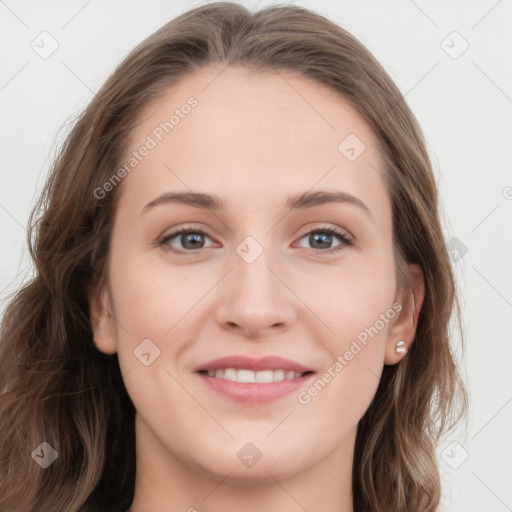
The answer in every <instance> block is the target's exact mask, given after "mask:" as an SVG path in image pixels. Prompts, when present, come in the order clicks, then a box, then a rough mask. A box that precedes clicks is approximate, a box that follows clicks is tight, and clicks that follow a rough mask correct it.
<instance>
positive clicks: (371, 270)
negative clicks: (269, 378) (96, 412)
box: [91, 67, 424, 512]
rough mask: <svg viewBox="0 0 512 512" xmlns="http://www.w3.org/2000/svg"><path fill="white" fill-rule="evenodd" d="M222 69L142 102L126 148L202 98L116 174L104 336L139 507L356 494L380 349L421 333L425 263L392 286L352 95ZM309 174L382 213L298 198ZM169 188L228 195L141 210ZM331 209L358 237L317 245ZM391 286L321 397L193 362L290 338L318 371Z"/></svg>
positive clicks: (96, 320) (348, 501)
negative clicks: (362, 432)
mask: <svg viewBox="0 0 512 512" xmlns="http://www.w3.org/2000/svg"><path fill="white" fill-rule="evenodd" d="M222 69H223V67H222V68H221V67H207V68H202V69H200V70H199V71H196V72H195V73H194V74H193V75H189V76H187V77H186V78H184V79H182V81H180V82H179V83H178V84H177V85H176V86H175V87H173V88H172V89H169V91H168V92H167V93H166V94H165V96H162V97H161V98H159V99H157V100H154V101H153V102H152V103H150V104H149V105H148V106H147V107H146V109H145V111H144V114H143V115H142V116H141V119H140V121H139V123H138V124H137V126H136V127H135V129H134V131H133V133H132V138H131V143H130V151H129V152H128V153H130V152H131V151H134V150H136V149H137V148H139V147H140V146H141V145H142V144H144V141H145V140H146V138H147V136H148V135H150V134H151V133H152V132H153V130H154V129H155V127H157V126H158V125H159V124H160V123H161V122H162V121H164V120H166V119H168V118H169V116H170V114H172V111H173V110H174V109H175V108H179V107H180V106H181V105H183V104H184V103H186V101H187V98H189V97H190V96H194V97H195V98H196V99H197V100H198V105H197V106H196V107H195V108H194V109H192V111H191V112H190V114H189V115H187V116H185V118H184V119H181V120H180V123H179V125H177V126H175V128H174V129H173V131H172V132H170V133H169V134H167V135H165V137H164V138H163V140H162V141H161V142H159V143H158V145H157V147H155V148H154V149H152V150H151V151H150V152H149V154H148V155H147V156H146V157H145V158H144V159H143V160H142V161H141V162H140V163H139V164H138V165H137V166H136V167H135V168H134V169H133V170H132V171H131V172H130V173H129V175H128V176H126V177H125V178H124V180H123V182H122V185H121V187H120V189H119V190H117V191H116V193H120V194H121V195H120V202H119V205H118V208H117V211H116V215H115V223H114V229H113V235H112V244H111V252H110V259H109V267H108V285H107V286H105V288H104V289H103V290H100V292H99V293H98V294H97V295H96V296H94V297H93V298H91V322H92V325H93V330H94V342H95V344H96V346H97V348H98V349H99V350H100V351H102V352H105V353H109V354H111V353H115V352H117V353H118V354H119V362H120V366H121V371H122V373H123V378H124V382H125V384H126V388H127V390H128V393H129V395H130V397H131V399H132V400H133V403H134V405H135V407H136V410H137V415H136V454H137V475H136V490H135V498H134V501H133V504H132V506H131V508H130V511H131V512H143V511H147V510H151V511H153V512H160V511H161V512H163V511H165V512H169V511H181V510H183V511H186V510H190V511H192V510H198V511H200V512H214V511H215V512H218V511H223V512H235V511H239V510H240V506H241V505H242V504H243V509H244V511H245V512H255V511H261V510H263V509H264V510H267V511H269V512H272V511H280V512H288V511H290V512H291V511H294V512H295V511H302V510H304V509H306V510H308V511H309V512H314V511H319V510H322V511H323V512H325V511H331V512H334V511H336V512H340V511H341V512H349V511H352V510H353V505H352V496H351V471H352V464H353V453H354V442H355V436H356V430H357V423H358V421H359V420H360V418H361V417H362V416H363V414H364V413H365V411H366V409H367V408H368V406H369V404H370V402H371V400H372V398H373V396H374V394H375V392H376V390H377V386H378V383H379V377H380V375H381V372H382V369H383V365H384V364H396V363H398V362H399V361H400V360H401V359H402V358H403V357H404V355H403V354H397V353H396V352H395V346H396V342H397V341H399V340H405V341H406V344H407V347H409V346H410V344H411V343H412V340H413V339H414V331H415V326H414V323H413V314H412V313H413V308H414V307H415V308H416V312H415V314H416V317H417V314H418V312H419V309H420V308H421V303H422V300H423V293H424V291H423V285H422V280H421V271H420V270H419V269H418V268H417V267H411V270H413V272H414V273H415V275H416V276H417V279H416V285H415V287H414V290H413V292H412V293H411V292H410V293H405V292H404V291H403V290H401V289H400V288H398V287H397V285H396V274H395V266H394V260H393V247H392V217H391V204H390V199H389V195H388V192H387V189H386V187H385V185H384V182H383V180H382V177H381V175H380V174H379V172H376V170H379V169H382V162H381V159H380V155H379V153H378V152H377V149H376V144H375V139H374V138H373V135H372V132H371V130H370V128H369V127H368V125H367V124H366V123H365V122H364V120H363V119H362V118H361V117H360V116H359V115H358V114H357V113H356V111H355V110H353V109H352V108H351V107H349V106H348V105H347V103H345V102H344V101H343V99H342V98H340V97H339V96H338V95H336V94H335V93H334V92H332V91H331V90H330V89H327V88H326V87H324V86H323V85H319V84H317V83H315V82H312V81H310V80H309V79H306V78H304V77H302V76H300V75H296V74H293V73H289V72H287V73H280V74H262V73H256V72H254V71H249V70H247V69H243V68H232V67H229V68H227V69H225V70H224V71H222ZM221 71H222V72H221ZM219 73H220V74H219ZM348 134H356V135H357V137H358V138H359V139H360V140H361V141H363V142H364V144H365V145H366V149H365V151H364V152H363V153H362V154H361V155H360V156H359V157H358V158H357V159H356V160H355V161H352V162H351V161H349V160H348V159H347V158H346V157H345V156H344V155H343V154H342V153H341V152H340V151H339V150H338V145H339V144H340V142H341V141H342V140H343V139H344V138H345V137H346V136H347V135H348ZM372 167H373V168H372ZM308 190H313V191H317V190H338V191H344V192H346V193H349V194H351V195H353V196H355V197H357V198H358V199H360V200H361V201H362V202H363V203H364V204H365V205H366V206H367V208H368V210H369V213H367V212H365V211H364V210H363V208H360V207H358V206H356V205H354V204H350V203H329V204H323V205H319V206H314V207H311V208H307V209H303V210H300V209H297V210H293V211H287V210H286V209H285V200H286V198H287V196H288V194H293V193H299V192H305V191H308ZM170 191H185V192H186V191H188V192H190V191H194V192H207V193H212V194H217V195H219V196H220V197H221V198H222V200H223V202H224V203H225V208H224V210H220V211H213V210H208V209H199V208H196V207H192V206H189V205H185V204H177V203H174V204H172V203H170V204H161V205H159V206H156V207H154V208H151V209H149V210H147V211H145V212H144V213H141V211H142V210H143V208H144V206H145V205H146V204H148V203H149V202H150V201H152V200H154V199H155V198H156V197H158V196H159V195H160V194H162V193H164V192H170ZM190 225H192V226H191V229H190V231H191V232H192V233H194V232H197V230H198V229H199V230H201V231H203V232H205V233H206V235H205V236H204V237H203V239H200V243H199V245H198V247H199V248H198V249H196V254H192V255H187V254H182V255H178V254H173V253H172V252H170V251H169V250H165V247H163V246H159V245H158V243H157V241H158V239H160V238H161V237H163V236H164V235H166V234H170V233H172V232H173V230H174V228H179V227H181V226H186V227H187V228H188V227H189V226H190ZM324 226H328V227H333V228H339V229H341V230H342V231H343V232H345V233H347V234H349V235H350V236H351V237H352V238H353V240H354V245H353V246H348V245H344V244H343V242H342V241H341V240H340V239H338V238H337V236H336V235H333V237H332V241H331V242H327V244H326V245H324V246H323V247H325V249H322V248H321V247H322V246H321V245H320V246H318V245H314V243H315V241H314V240H312V239H311V237H310V236H309V235H308V234H309V233H310V232H317V231H319V232H320V233H324V231H322V228H323V227H324ZM247 236H252V237H253V238H254V239H255V240H256V241H257V243H259V245H260V246H261V248H262V249H263V252H262V254H260V255H259V257H258V258H257V259H256V260H255V261H253V262H252V263H248V262H247V261H245V260H244V259H243V258H242V257H241V256H240V255H239V254H238V253H237V251H236V249H237V246H238V245H239V244H240V243H241V242H242V241H243V240H244V239H245V237H247ZM183 243H185V244H186V243H187V240H185V241H184V240H183V238H182V237H180V236H177V237H176V238H174V239H173V240H172V241H169V242H168V243H167V247H169V246H172V247H173V248H174V249H177V250H182V251H187V250H188V251H189V252H191V251H193V249H187V247H190V246H184V245H182V244H183ZM340 244H342V245H340ZM201 245H202V247H201ZM335 246H338V247H342V249H341V250H340V251H338V252H331V253H330V254H327V253H326V252H325V251H326V250H328V249H329V248H334V247H335ZM315 247H320V249H317V250H316V251H315ZM251 250H254V248H253V249H251ZM322 251H324V252H322ZM396 301H398V302H399V303H400V304H401V306H402V310H401V312H400V314H396V315H395V316H394V318H393V319H392V320H390V321H389V322H387V323H385V326H384V328H382V329H381V330H380V331H379V332H378V335H376V336H374V337H373V338H370V339H369V342H368V344H367V345H366V346H364V348H363V349H362V350H361V351H360V352H358V353H357V355H355V356H354V357H353V359H352V360H351V361H349V362H348V364H346V366H344V368H343V370H342V371H340V372H338V373H337V374H336V376H335V377H334V378H332V379H331V381H330V382H329V383H328V384H327V385H326V386H325V387H324V388H323V389H322V390H321V392H319V393H318V394H317V395H316V396H315V397H313V398H312V399H311V401H310V402H309V403H308V404H301V403H299V401H298V399H297V393H296V392H293V393H291V394H290V395H287V396H285V397H282V398H279V399H278V400H275V401H273V402H270V403H267V404H258V405H254V404H240V403H237V402H234V401H231V400H229V399H227V398H225V397H224V396H222V395H219V394H218V393H216V392H214V391H213V390H211V389H210V388H209V387H208V386H207V385H206V384H205V383H204V382H203V379H202V378H201V377H199V376H198V375H197V374H196V373H194V369H195V368H196V367H197V366H198V365H200V364H204V363H206V362H208V361H210V360H212V359H216V358H218V357H224V356H228V355H234V354H244V355H248V356H252V357H259V356H263V355H278V356H281V357H285V358H288V359H291V360H293V361H296V362H298V363H301V364H303V365H304V366H307V367H309V368H312V369H314V371H315V372H316V375H315V379H314V380H316V378H318V377H320V376H321V375H322V374H323V373H324V372H326V371H327V370H328V368H329V367H332V365H333V363H334V362H335V361H336V360H337V357H338V356H339V355H343V354H344V353H345V352H346V351H347V350H349V349H350V346H351V343H352V342H353V340H354V339H356V337H357V335H358V334H359V333H361V332H362V331H364V329H365V328H366V327H369V326H373V325H374V324H375V323H376V321H377V320H378V319H379V318H380V317H379V315H381V314H384V313H385V312H386V311H388V310H390V308H392V305H393V303H395V302H396ZM414 304H415V306H414ZM147 338H149V339H150V340H152V342H153V343H154V344H155V345H156V346H157V347H158V348H159V350H160V356H159V357H158V358H156V359H155V360H154V362H153V363H152V364H150V365H149V366H145V365H144V364H142V363H141V362H140V360H139V359H138V358H137V357H135V355H134V350H135V349H136V348H137V346H138V345H139V344H140V343H141V341H142V340H144V339H147ZM311 382H312V381H311V380H310V381H309V384H308V385H306V386H304V389H306V390H307V388H308V387H309V386H310V385H311ZM248 442H251V443H253V444H254V445H255V446H256V447H257V448H258V450H259V451H260V452H261V454H262V457H261V459H260V460H259V461H258V462H257V463H256V464H255V465H254V466H252V467H250V468H248V467H246V466H245V465H244V464H242V463H241V461H240V460H239V458H238V457H237V452H238V451H239V450H240V449H241V448H242V447H243V446H244V445H245V444H246V443H248Z"/></svg>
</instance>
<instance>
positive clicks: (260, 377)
mask: <svg viewBox="0 0 512 512" xmlns="http://www.w3.org/2000/svg"><path fill="white" fill-rule="evenodd" d="M254 380H255V381H256V382H272V381H273V380H274V372H273V371H272V370H262V371H260V372H256V373H255V374H254Z"/></svg>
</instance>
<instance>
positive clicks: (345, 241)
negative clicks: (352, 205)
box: [157, 226, 354, 255]
mask: <svg viewBox="0 0 512 512" xmlns="http://www.w3.org/2000/svg"><path fill="white" fill-rule="evenodd" d="M190 233H193V234H200V235H206V236H208V237H209V235H208V233H205V232H204V231H202V230H201V229H193V228H189V227H182V228H180V229H177V230H176V231H173V232H172V233H169V234H168V235H165V236H164V237H163V238H161V239H160V240H159V241H158V242H157V245H158V246H160V247H162V248H163V249H164V250H166V251H169V252H172V253H174V254H180V255H193V254H197V253H198V252H199V251H201V249H196V250H187V251H182V250H177V249H173V248H172V247H170V246H169V245H167V243H168V242H169V240H172V239H173V238H175V237H176V236H178V235H181V234H190ZM311 233H330V234H332V235H336V236H337V237H338V238H339V239H340V240H341V242H342V243H340V244H339V245H337V246H335V247H332V248H330V249H311V250H312V251H314V252H315V253H317V254H320V253H322V254H331V253H336V252H338V251H342V250H343V249H344V248H345V247H351V246H353V245H354V240H353V239H352V238H351V237H350V236H349V235H348V234H347V233H345V232H344V231H340V230H338V229H336V228H332V227H329V226H324V227H322V228H315V229H311V230H309V231H307V232H306V233H303V234H302V235H301V236H300V238H299V240H301V239H302V238H304V237H305V236H307V235H310V234H311ZM209 238H210V237H209Z"/></svg>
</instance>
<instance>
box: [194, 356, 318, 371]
mask: <svg viewBox="0 0 512 512" xmlns="http://www.w3.org/2000/svg"><path fill="white" fill-rule="evenodd" d="M225 368H235V369H237V370H241V369H246V370H253V371H260V370H286V371H290V370H292V371H294V372H298V373H304V372H312V371H313V370H312V369H311V368H307V367H306V366H303V365H301V364H299V363H296V362H295V361H291V360H290V359H285V358H283V357H278V356H265V357H258V358H253V357H247V356H243V355H236V356H228V357H221V358H220V359H215V360H213V361H209V362H208V363H205V364H202V365H201V366H198V367H197V368H196V369H195V370H194V371H195V372H201V371H208V370H223V369H225Z"/></svg>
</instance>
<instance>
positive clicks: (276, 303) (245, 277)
mask: <svg viewBox="0 0 512 512" xmlns="http://www.w3.org/2000/svg"><path fill="white" fill-rule="evenodd" d="M268 252H269V251H263V253H262V254H261V255H260V256H259V257H258V258H257V259H256V260H255V261H253V262H252V263H248V262H247V261H245V260H244V259H243V258H241V257H240V256H239V255H238V254H234V255H233V265H234V268H233V269H232V270H231V272H229V274H228V275H227V276H226V278H225V279H223V280H222V288H221V290H220V293H221V300H220V306H219V307H218V309H217V311H216V320H217V322H218V324H219V325H220V326H221V328H223V329H225V330H231V331H240V332H243V334H245V336H246V337H248V338H252V339H260V338H265V337H269V336H275V335H276V333H277V332H280V331H283V330H286V329H288V328H290V326H291V325H292V324H293V322H294V321H295V320H296V311H295V309H294V307H293V304H294V302H293V299H294V294H293V292H292V291H291V290H290V289H289V288H288V286H289V285H288V283H287V279H286V276H285V275H284V272H282V271H281V270H279V268H280V267H279V266H277V265H276V264H275V262H274V261H271V259H270V258H269V257H268V256H267V254H268ZM287 285H288V286H287Z"/></svg>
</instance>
